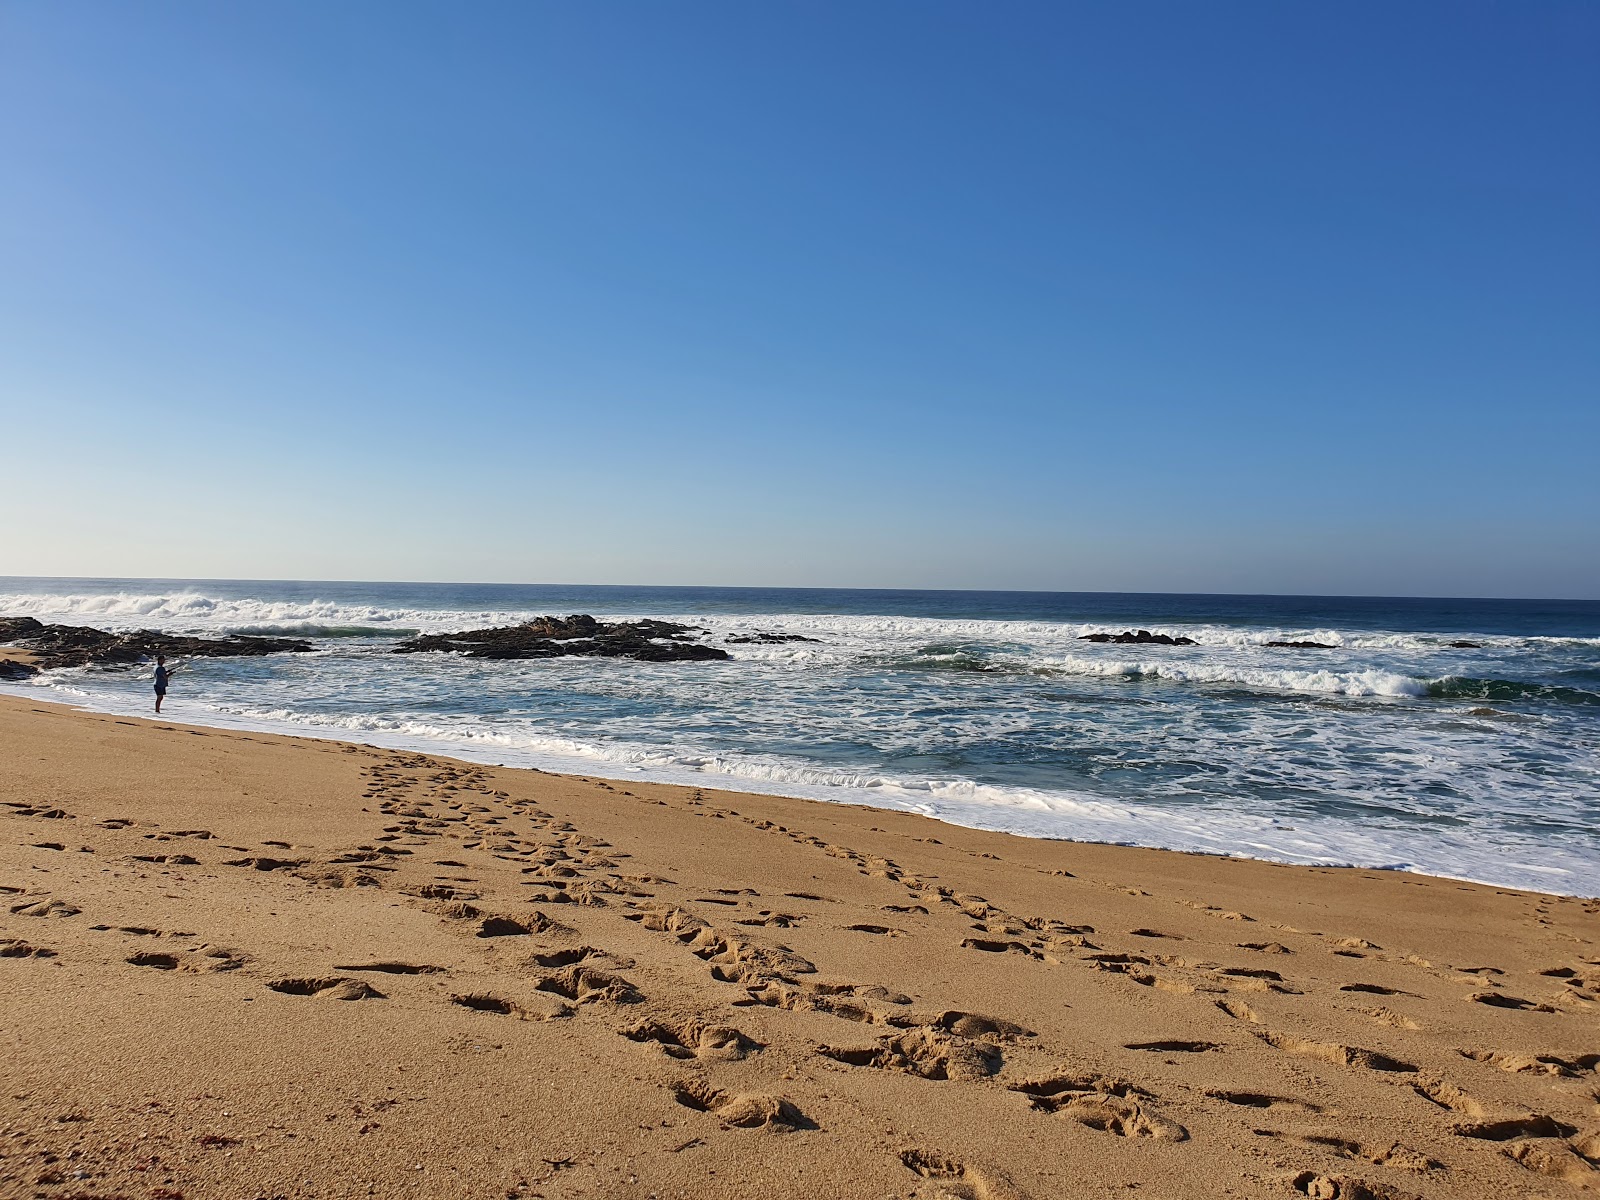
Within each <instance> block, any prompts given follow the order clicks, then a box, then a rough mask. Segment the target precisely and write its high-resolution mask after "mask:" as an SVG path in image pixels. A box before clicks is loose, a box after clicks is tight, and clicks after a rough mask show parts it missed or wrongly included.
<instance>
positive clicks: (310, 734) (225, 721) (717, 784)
mask: <svg viewBox="0 0 1600 1200" xmlns="http://www.w3.org/2000/svg"><path fill="white" fill-rule="evenodd" d="M140 695H141V697H143V695H144V693H142V692H141V693H140ZM6 697H12V698H16V699H20V700H33V699H34V696H33V695H31V694H30V685H27V684H17V683H13V684H5V683H0V699H4V698H6ZM38 702H39V703H43V704H54V705H61V706H62V707H64V708H68V709H71V710H72V711H76V712H84V713H98V714H102V715H114V716H125V717H133V718H135V719H153V714H151V713H149V712H148V711H146V710H144V709H143V707H142V706H136V705H134V704H129V705H126V706H121V707H114V706H109V705H107V706H103V707H102V706H97V705H96V704H95V703H93V701H92V700H90V699H88V698H84V699H83V700H82V702H70V701H65V700H59V699H53V698H52V699H40V700H39V701H38ZM180 703H181V701H180ZM160 719H162V720H167V721H172V720H183V718H182V717H179V716H174V715H172V714H170V713H164V714H162V717H161V718H160ZM185 723H187V724H193V725H196V726H197V727H199V728H205V729H219V730H236V731H245V732H258V733H271V734H273V735H275V736H280V737H291V738H307V739H311V740H314V741H331V742H347V743H351V744H355V745H362V746H369V747H374V748H381V749H388V750H398V751H408V752H415V753H420V754H428V755H442V756H446V757H459V758H461V759H462V760H463V761H466V762H472V763H475V764H477V765H480V766H487V767H496V768H500V769H505V770H535V771H540V772H543V773H546V774H556V775H565V776H572V777H580V776H591V777H594V778H601V779H606V780H608V781H609V782H612V783H636V784H661V785H666V786H673V787H686V788H704V789H711V790H717V791H722V792H727V793H730V794H738V795H759V796H768V797H773V798H783V799H794V800H807V801H815V802H820V803H825V804H833V805H841V806H845V807H851V808H865V809H869V810H873V811H879V812H884V813H896V814H902V815H917V816H922V817H925V818H926V819H928V820H931V821H935V822H937V823H939V824H941V825H946V826H948V827H951V828H955V829H971V830H982V831H985V832H993V833H1003V834H1007V835H1009V836H1015V837H1022V838H1027V839H1030V840H1038V841H1048V842H1063V843H1068V844H1072V845H1093V846H1110V847H1118V848H1125V849H1145V850H1156V851H1160V852H1162V853H1169V854H1191V855H1198V856H1202V857H1212V858H1218V859H1223V860H1238V861H1245V862H1262V863H1271V864H1274V865H1281V866H1295V867H1318V868H1327V869H1334V870H1358V871H1384V872H1389V873H1395V874H1403V875H1408V876H1418V877H1421V878H1425V879H1438V880H1448V881H1453V882H1460V883H1471V884H1476V885H1479V886H1483V887H1495V888H1506V889H1508V890H1513V891H1525V892H1529V893H1537V894H1542V895H1551V896H1564V897H1571V898H1576V899H1593V898H1596V897H1597V896H1600V882H1597V883H1596V885H1595V890H1594V891H1590V892H1583V891H1557V890H1553V889H1550V888H1538V887H1529V886H1525V885H1522V884H1515V883H1506V882H1503V881H1501V880H1497V879H1485V878H1480V877H1477V876H1473V875H1467V874H1451V873H1447V872H1442V871H1436V870H1434V871H1430V870H1424V869H1419V868H1417V867H1415V866H1413V865H1411V864H1409V863H1404V862H1401V863H1395V862H1393V861H1384V862H1361V861H1357V860H1355V859H1351V858H1344V857H1340V858H1335V857H1333V856H1325V857H1316V856H1310V855H1302V856H1300V857H1299V858H1298V859H1296V858H1290V857H1287V856H1274V855H1271V854H1268V853H1255V854H1253V853H1246V852H1244V851H1241V850H1236V849H1231V848H1226V847H1223V846H1219V847H1217V848H1207V847H1205V846H1197V845H1171V844H1168V845H1162V844H1160V842H1159V841H1158V840H1157V839H1156V837H1154V836H1152V837H1151V838H1150V839H1143V840H1133V839H1127V840H1113V839H1110V838H1096V837H1093V836H1084V837H1067V836H1062V835H1057V834H1053V833H1050V832H1043V831H1041V832H1030V831H1028V830H1027V829H1026V828H1022V827H1020V826H1022V825H1023V824H1025V823H1024V822H1022V821H1020V820H1012V821H1011V822H1009V823H1008V822H1007V821H1006V820H1005V817H1006V816H1007V815H1013V814H1020V813H1024V812H1025V811H1026V808H1025V806H1024V805H1023V804H1021V803H1018V802H1017V801H1015V800H1013V801H1012V802H1011V803H1009V804H980V803H976V802H973V803H968V804H967V805H966V806H965V807H966V809H967V810H968V811H969V812H970V813H971V815H972V816H973V817H974V822H973V823H970V824H969V823H966V822H963V821H959V820H955V819H952V817H951V815H949V813H948V810H946V811H945V812H943V813H940V812H933V811H927V808H929V807H931V805H930V806H925V807H924V808H918V807H917V806H916V805H914V804H911V803H908V805H907V806H906V807H895V806H894V805H893V804H891V803H886V802H884V801H886V800H888V799H889V797H888V795H887V792H886V791H884V792H880V793H878V794H877V795H874V794H873V791H874V789H872V788H868V787H847V786H844V785H839V784H820V783H819V784H813V785H805V784H799V783H795V782H792V781H772V780H761V781H752V780H746V779H745V778H743V777H741V776H738V775H733V774H727V773H719V772H714V771H703V770H699V769H694V768H687V767H676V768H675V767H662V766H652V767H635V766H632V765H631V764H628V763H625V762H620V761H616V760H610V759H600V758H596V759H594V760H592V764H591V760H587V759H582V758H580V757H579V756H576V755H567V756H563V755H557V754H553V753H543V752H539V751H533V750H523V749H518V748H516V747H513V746H507V745H501V744H496V743H494V742H492V741H489V740H488V739H482V740H479V741H474V740H473V739H470V738H464V739H462V740H460V741H446V740H444V739H442V738H438V737H430V736H424V735H413V734H408V733H404V732H399V731H393V732H391V731H384V730H377V729H374V730H352V729H339V728H333V727H328V726H318V725H313V724H302V723H299V722H295V721H289V720H277V721H275V720H270V719H266V718H232V717H231V716H230V715H229V714H224V713H217V712H206V713H203V714H202V719H198V720H196V719H192V718H191V719H189V720H187V721H185ZM508 760H509V761H508ZM584 768H589V769H584ZM752 784H754V785H755V786H751V785H752ZM971 786H973V787H975V788H981V787H982V785H976V784H974V785H971ZM1043 795H1044V794H1041V796H1043ZM1077 803H1080V804H1083V803H1084V802H1077ZM1089 804H1092V805H1094V806H1095V807H1097V808H1100V809H1103V810H1104V811H1105V812H1109V813H1117V814H1118V818H1119V819H1120V821H1121V822H1122V823H1124V824H1126V823H1133V824H1137V823H1139V822H1140V821H1141V820H1150V821H1159V820H1161V819H1162V818H1164V817H1167V816H1169V815H1170V814H1168V813H1167V812H1165V811H1164V810H1157V811H1156V812H1154V813H1152V814H1149V815H1147V814H1145V813H1144V812H1142V811H1141V810H1139V809H1138V808H1135V807H1131V806H1124V805H1121V804H1118V803H1116V802H1114V801H1091V802H1089ZM1085 807H1088V805H1085ZM1078 819H1079V820H1081V821H1083V822H1084V823H1085V824H1088V825H1091V826H1092V825H1093V824H1095V823H1096V821H1097V820H1100V821H1102V822H1105V818H1103V817H1100V816H1099V815H1098V814H1097V813H1095V812H1094V811H1093V810H1092V809H1091V810H1090V811H1089V812H1088V813H1085V814H1079V816H1078ZM978 821H983V822H985V823H982V824H980V823H977V822H978ZM1201 824H1202V825H1203V824H1204V822H1203V821H1202V822H1201ZM1264 832H1268V831H1264ZM1169 840H1171V839H1169ZM1516 869H1517V870H1520V871H1524V872H1526V871H1530V870H1540V869H1545V870H1549V871H1550V873H1551V874H1552V875H1554V874H1557V873H1560V874H1571V873H1572V872H1571V871H1570V870H1568V869H1566V868H1536V867H1533V866H1531V865H1530V864H1526V863H1522V864H1517V867H1516Z"/></svg>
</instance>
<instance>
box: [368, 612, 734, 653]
mask: <svg viewBox="0 0 1600 1200" xmlns="http://www.w3.org/2000/svg"><path fill="white" fill-rule="evenodd" d="M703 632H705V631H704V630H701V629H696V628H695V627H693V626H691V625H674V624H673V623H672V622H671V621H618V622H606V621H597V620H595V619H594V618H593V617H591V616H586V615H584V614H581V613H580V614H576V615H574V616H570V617H538V618H536V619H535V620H532V621H529V622H527V623H526V624H523V625H504V626H501V627H499V628H496V629H468V630H465V631H463V632H461V633H429V634H424V635H423V636H422V637H417V638H412V639H410V640H409V641H405V642H401V643H400V644H399V645H398V646H396V647H395V648H394V653H396V654H420V653H423V652H426V651H429V650H453V651H456V652H457V653H460V654H464V655H465V656H466V657H468V658H562V657H566V656H568V655H580V656H584V657H589V658H634V659H638V660H640V661H641V662H706V661H713V660H718V659H725V658H727V657H729V655H728V652H727V651H726V650H719V649H718V648H717V647H715V646H705V645H701V644H700V643H699V642H696V641H695V640H694V635H695V634H697V633H703Z"/></svg>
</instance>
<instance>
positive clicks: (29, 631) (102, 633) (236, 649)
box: [0, 617, 311, 670]
mask: <svg viewBox="0 0 1600 1200" xmlns="http://www.w3.org/2000/svg"><path fill="white" fill-rule="evenodd" d="M19 631H20V632H19ZM8 635H9V636H8ZM0 642H12V643H15V644H16V645H19V646H23V647H25V648H26V649H27V650H29V651H30V652H31V653H32V655H33V659H34V662H35V664H37V666H38V667H39V669H41V670H51V669H53V668H56V667H84V666H97V667H130V666H133V665H134V664H135V663H141V662H147V661H149V660H150V659H152V658H154V657H155V656H156V655H158V654H165V655H168V656H169V657H173V658H256V657H259V656H261V655H263V654H285V653H288V654H303V653H305V652H306V651H308V650H310V649H311V643H310V642H307V641H304V640H302V639H300V638H269V637H243V636H238V635H235V636H233V637H225V638H198V637H182V636H178V635H175V634H168V633H157V632H155V631H154V630H151V629H138V630H135V631H133V632H132V633H109V632H107V631H106V630H104V629H90V628H89V627H88V626H85V625H41V624H40V623H39V622H38V621H35V620H33V618H31V617H16V618H11V619H9V620H0Z"/></svg>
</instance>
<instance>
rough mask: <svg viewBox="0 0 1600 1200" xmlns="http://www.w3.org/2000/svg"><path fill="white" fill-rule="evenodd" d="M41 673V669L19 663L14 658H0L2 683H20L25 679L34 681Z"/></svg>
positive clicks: (0, 679) (30, 664)
mask: <svg viewBox="0 0 1600 1200" xmlns="http://www.w3.org/2000/svg"><path fill="white" fill-rule="evenodd" d="M38 673H39V668H38V667H36V666H34V665H33V664H32V663H25V662H19V661H18V660H16V659H14V658H0V683H20V682H21V681H22V680H24V679H32V678H33V677H34V676H35V675H37V674H38Z"/></svg>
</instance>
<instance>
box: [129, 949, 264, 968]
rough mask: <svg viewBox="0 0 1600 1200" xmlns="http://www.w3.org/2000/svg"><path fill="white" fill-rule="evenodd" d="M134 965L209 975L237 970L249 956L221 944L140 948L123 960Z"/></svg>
mask: <svg viewBox="0 0 1600 1200" xmlns="http://www.w3.org/2000/svg"><path fill="white" fill-rule="evenodd" d="M124 961H125V962H128V963H129V964H131V965H133V966H135V967H154V968H155V969H156V970H158V971H179V970H181V971H185V972H187V973H189V974H191V975H210V974H214V973H216V972H218V971H237V970H238V969H239V968H240V967H242V966H244V965H245V963H246V962H248V961H249V957H248V956H247V955H245V954H241V953H240V952H239V951H237V950H229V949H227V948H225V947H223V946H195V947H193V948H191V949H188V950H183V951H177V952H173V951H161V950H141V951H139V952H137V953H135V954H130V955H128V957H127V958H126V959H125V960H124Z"/></svg>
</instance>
